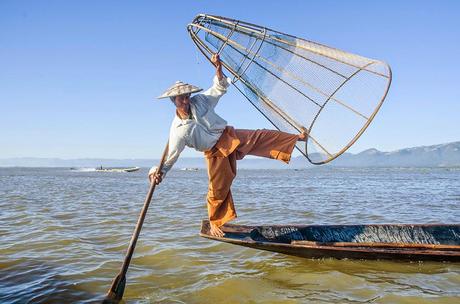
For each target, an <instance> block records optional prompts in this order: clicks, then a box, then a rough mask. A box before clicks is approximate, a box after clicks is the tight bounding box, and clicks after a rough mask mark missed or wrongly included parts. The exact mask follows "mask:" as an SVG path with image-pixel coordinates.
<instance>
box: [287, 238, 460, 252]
mask: <svg viewBox="0 0 460 304" xmlns="http://www.w3.org/2000/svg"><path fill="white" fill-rule="evenodd" d="M291 244H292V245H309V246H337V247H376V248H420V249H436V250H451V251H460V246H457V245H438V244H414V243H378V242H374V243H369V242H362V243H354V242H331V243H325V242H312V241H295V240H294V241H292V242H291Z"/></svg>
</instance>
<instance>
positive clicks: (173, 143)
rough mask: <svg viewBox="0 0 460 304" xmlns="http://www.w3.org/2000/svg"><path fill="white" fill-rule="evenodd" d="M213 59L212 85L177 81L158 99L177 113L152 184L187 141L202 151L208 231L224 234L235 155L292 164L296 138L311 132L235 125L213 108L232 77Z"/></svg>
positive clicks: (151, 173) (230, 213) (216, 57)
mask: <svg viewBox="0 0 460 304" xmlns="http://www.w3.org/2000/svg"><path fill="white" fill-rule="evenodd" d="M211 62H212V63H213V64H214V66H215V67H216V75H215V77H214V79H213V85H212V87H211V88H209V89H208V90H207V91H205V92H203V93H201V94H196V95H194V96H193V97H190V95H191V94H192V93H197V92H200V91H202V89H200V88H198V87H195V86H193V85H190V84H187V83H183V82H180V81H178V82H176V83H175V84H174V85H173V86H171V87H170V88H169V89H168V90H166V92H164V93H163V94H162V95H161V96H159V97H158V98H168V97H169V98H170V99H171V101H172V102H173V104H174V105H175V106H176V115H175V117H174V119H173V122H172V124H171V129H170V132H169V148H168V154H167V157H166V160H165V162H164V164H163V169H162V171H161V172H159V173H157V174H155V173H156V171H157V167H152V168H151V169H150V171H149V180H150V182H151V183H156V184H159V183H161V181H162V180H163V178H164V177H165V175H166V173H167V172H168V171H169V170H170V169H171V167H172V166H173V165H174V163H175V162H176V161H177V159H178V158H179V155H180V153H181V152H182V151H183V150H184V148H185V146H188V147H191V148H194V149H195V150H197V151H202V152H204V156H205V158H206V163H207V167H208V178H209V187H208V194H207V208H208V216H209V222H210V228H211V229H210V234H211V235H212V236H216V237H222V236H224V233H223V232H222V230H221V229H220V227H221V226H222V225H223V224H225V223H226V222H228V221H230V220H232V219H234V218H236V211H235V206H234V204H233V198H232V193H231V190H230V187H231V184H232V181H233V179H234V178H235V176H236V160H241V159H243V158H244V157H245V156H246V155H256V156H262V157H267V158H273V159H278V160H280V161H283V162H285V163H289V161H290V159H291V154H292V151H293V149H294V146H295V144H296V142H297V141H305V140H306V138H307V136H308V135H307V132H306V131H304V132H302V133H301V134H289V133H284V132H280V131H274V130H265V129H263V130H242V129H234V128H233V127H231V126H228V125H227V122H226V121H225V120H224V119H223V118H221V117H220V116H219V115H217V114H216V113H215V112H214V108H215V106H216V105H217V102H218V101H219V99H220V97H222V95H224V94H225V93H226V91H227V88H228V86H229V85H230V79H228V78H225V77H224V75H223V73H222V63H221V61H220V58H219V55H218V54H214V55H213V56H212V58H211Z"/></svg>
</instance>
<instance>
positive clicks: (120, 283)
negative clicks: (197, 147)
mask: <svg viewBox="0 0 460 304" xmlns="http://www.w3.org/2000/svg"><path fill="white" fill-rule="evenodd" d="M167 154H168V143H167V144H166V147H165V149H164V151H163V155H162V156H161V160H160V165H159V166H158V168H157V171H156V173H158V172H160V171H161V170H162V169H163V164H164V162H165V159H166V155H167ZM155 186H156V184H155V183H151V184H150V188H149V191H148V193H147V197H146V198H145V201H144V206H143V207H142V210H141V214H140V215H139V219H138V220H137V224H136V228H135V229H134V232H133V235H132V237H131V241H130V242H129V247H128V251H127V252H126V256H125V260H124V262H123V265H122V266H121V269H120V272H119V273H118V275H117V276H116V277H115V279H114V280H113V282H112V286H111V287H110V289H109V291H108V292H107V295H106V296H105V299H104V300H103V302H102V303H118V302H119V301H120V300H121V299H122V298H123V293H124V292H125V285H126V272H127V271H128V267H129V263H130V262H131V258H132V257H133V253H134V249H135V248H136V243H137V239H138V238H139V234H140V232H141V229H142V225H143V224H144V219H145V215H146V214H147V209H148V208H149V205H150V201H151V200H152V195H153V192H154V191H155Z"/></svg>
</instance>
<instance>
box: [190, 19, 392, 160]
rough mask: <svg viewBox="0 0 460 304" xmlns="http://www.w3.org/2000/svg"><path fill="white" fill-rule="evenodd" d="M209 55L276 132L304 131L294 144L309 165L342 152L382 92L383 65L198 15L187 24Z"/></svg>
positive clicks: (385, 85) (387, 72)
mask: <svg viewBox="0 0 460 304" xmlns="http://www.w3.org/2000/svg"><path fill="white" fill-rule="evenodd" d="M187 29H188V32H189V34H190V37H191V38H192V41H193V42H194V43H195V45H196V46H197V48H198V49H199V50H200V51H201V53H202V54H203V55H204V56H205V57H206V58H207V59H208V60H211V56H212V54H214V53H218V54H220V56H221V60H222V64H223V66H224V67H225V69H226V70H228V72H229V73H230V74H231V75H232V76H233V79H232V83H233V85H234V86H235V87H236V88H237V89H238V90H239V91H240V92H241V93H242V94H243V95H244V96H245V97H246V98H247V99H248V101H249V102H250V103H251V104H252V105H253V106H254V107H255V108H256V109H257V110H258V111H259V112H260V113H261V114H262V115H263V116H265V117H266V118H267V119H268V120H269V121H270V122H271V123H272V124H273V125H274V126H275V127H276V128H277V129H279V130H281V131H285V132H290V133H300V132H302V131H303V130H307V131H308V132H309V136H308V139H307V141H306V142H305V143H300V142H299V143H298V144H297V145H296V148H297V149H298V150H299V151H300V152H301V153H302V154H303V155H304V156H305V157H306V158H307V159H308V160H309V161H310V162H311V163H313V164H325V163H327V162H330V161H331V160H333V159H335V158H337V157H338V156H340V155H341V154H343V153H344V152H345V151H346V150H347V149H348V148H349V147H350V146H351V145H353V144H354V143H355V142H356V141H357V140H358V138H359V137H360V136H361V135H362V134H363V132H364V131H365V130H366V128H367V127H368V126H369V124H370V123H371V122H372V120H373V119H374V117H375V115H376V114H377V112H378V110H379V109H380V107H381V106H382V104H383V101H384V100H385V97H386V95H387V93H388V90H389V87H390V84H391V79H392V74H391V69H390V67H389V66H388V64H386V63H384V62H382V61H379V60H375V59H369V58H366V57H363V56H359V55H355V54H351V53H348V52H345V51H341V50H338V49H335V48H331V47H328V46H325V45H322V44H319V43H316V42H312V41H309V40H305V39H302V38H298V37H295V36H292V35H288V34H285V33H282V32H279V31H275V30H272V29H269V28H266V27H262V26H258V25H255V24H251V23H248V22H244V21H240V20H235V19H230V18H226V17H220V16H212V15H204V14H200V15H198V16H196V17H195V19H194V20H193V21H192V23H190V24H189V25H188V26H187Z"/></svg>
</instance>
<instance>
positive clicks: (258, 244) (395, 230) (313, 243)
mask: <svg viewBox="0 0 460 304" xmlns="http://www.w3.org/2000/svg"><path fill="white" fill-rule="evenodd" d="M221 228H222V231H224V233H225V236H224V237H221V238H220V237H213V236H211V235H210V234H209V221H207V220H204V221H203V222H202V224H201V233H200V235H201V236H202V237H205V238H209V239H212V240H216V241H221V242H226V243H230V244H235V245H241V246H245V247H250V248H255V249H261V250H268V251H274V252H279V253H284V254H288V255H294V256H299V257H304V258H329V257H332V258H337V259H344V258H347V259H373V260H374V259H385V260H413V261H452V262H460V224H452V225H450V224H427V225H411V224H389V225H305V226H304V225H286V226H244V225H234V224H225V225H224V226H222V227H221Z"/></svg>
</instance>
